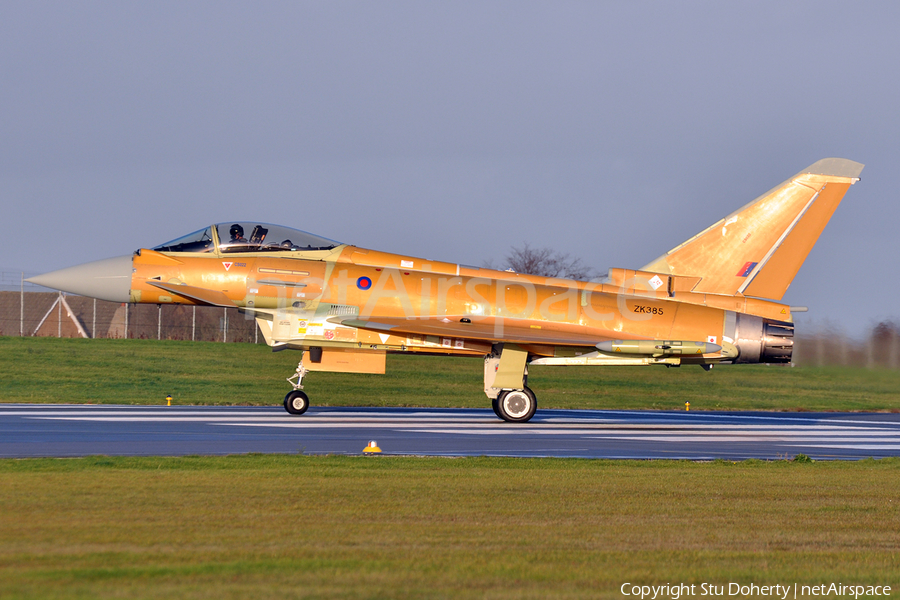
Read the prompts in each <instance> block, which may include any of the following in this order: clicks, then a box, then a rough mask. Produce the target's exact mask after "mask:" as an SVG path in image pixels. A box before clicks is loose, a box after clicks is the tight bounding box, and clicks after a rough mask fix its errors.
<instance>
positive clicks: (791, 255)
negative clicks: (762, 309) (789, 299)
mask: <svg viewBox="0 0 900 600" xmlns="http://www.w3.org/2000/svg"><path fill="white" fill-rule="evenodd" d="M862 169H863V165H861V164H860V163H857V162H853V161H852V160H846V159H843V158H825V159H822V160H820V161H819V162H817V163H815V164H813V165H810V166H809V168H807V169H804V170H803V171H800V172H799V173H797V174H796V175H794V176H793V177H791V178H790V179H788V180H787V181H785V182H784V183H782V184H781V185H779V186H778V187H776V188H774V189H772V190H771V191H769V192H766V193H765V194H763V195H762V196H760V197H759V198H757V199H756V200H754V201H753V202H751V203H750V204H747V205H746V206H744V207H743V208H741V209H739V210H738V211H736V212H734V213H732V214H730V215H728V216H727V217H725V218H724V219H722V220H720V221H719V222H717V223H715V224H714V225H712V226H710V227H708V228H706V229H704V230H703V231H701V232H700V233H698V234H697V235H695V236H694V237H692V238H691V239H689V240H688V241H686V242H684V243H683V244H681V245H679V246H677V247H676V248H673V249H672V250H670V251H669V252H667V253H666V254H664V255H663V256H660V257H659V258H657V259H656V260H654V261H653V262H651V263H650V264H648V265H647V266H645V267H643V268H642V269H641V270H642V271H652V272H656V273H665V274H668V275H681V276H692V277H701V279H700V282H699V283H698V284H697V285H696V287H694V290H693V291H695V292H700V293H707V294H727V295H737V294H743V295H746V296H756V297H760V298H770V299H772V300H781V298H782V297H783V296H784V293H785V292H786V291H787V289H788V286H790V284H791V281H792V280H793V279H794V276H795V275H796V274H797V271H798V270H799V269H800V266H801V265H802V264H803V261H804V260H806V256H807V255H808V254H809V251H810V250H811V249H812V247H813V245H814V244H815V243H816V240H817V239H819V235H820V234H821V233H822V230H823V229H824V228H825V225H827V224H828V220H829V219H830V218H831V215H832V214H833V213H834V210H835V209H836V208H837V206H838V204H840V202H841V199H842V198H843V197H844V194H845V193H846V192H847V189H848V188H849V187H850V186H851V185H853V184H854V183H856V182H857V181H859V174H860V172H862Z"/></svg>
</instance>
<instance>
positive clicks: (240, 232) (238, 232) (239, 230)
mask: <svg viewBox="0 0 900 600" xmlns="http://www.w3.org/2000/svg"><path fill="white" fill-rule="evenodd" d="M228 233H229V234H230V235H231V237H232V238H239V237H244V228H243V227H241V226H240V225H238V224H237V223H235V224H234V225H232V226H231V229H229V230H228Z"/></svg>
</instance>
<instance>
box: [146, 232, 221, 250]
mask: <svg viewBox="0 0 900 600" xmlns="http://www.w3.org/2000/svg"><path fill="white" fill-rule="evenodd" d="M153 249H154V250H156V251H157V252H211V251H212V249H213V239H212V228H211V227H207V228H206V229H200V230H198V231H195V232H194V233H189V234H187V235H185V236H182V237H180V238H177V239H174V240H172V241H171V242H166V243H165V244H161V245H159V246H157V247H156V248H153Z"/></svg>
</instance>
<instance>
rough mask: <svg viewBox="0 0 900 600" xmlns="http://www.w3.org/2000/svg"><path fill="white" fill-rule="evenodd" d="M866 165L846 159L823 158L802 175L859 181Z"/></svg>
mask: <svg viewBox="0 0 900 600" xmlns="http://www.w3.org/2000/svg"><path fill="white" fill-rule="evenodd" d="M864 166H865V165H864V164H862V163H858V162H856V161H852V160H849V159H846V158H823V159H822V160H820V161H817V162H815V163H813V164H811V165H810V166H809V167H807V168H806V170H804V171H801V173H809V174H811V175H825V176H827V177H846V178H848V179H859V174H860V173H862V170H863V167H864Z"/></svg>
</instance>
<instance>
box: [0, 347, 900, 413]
mask: <svg viewBox="0 0 900 600" xmlns="http://www.w3.org/2000/svg"><path fill="white" fill-rule="evenodd" d="M298 358H299V353H297V352H291V351H286V352H278V353H273V352H271V351H270V349H269V348H267V347H265V346H256V345H252V344H217V343H212V342H174V341H155V340H83V339H54V338H18V337H0V372H2V373H3V376H2V378H0V401H2V402H64V403H69V402H71V403H124V404H160V403H163V402H164V401H165V400H164V399H165V397H166V395H167V394H172V396H173V397H174V398H175V403H176V404H257V405H258V404H278V403H280V401H281V399H282V398H283V397H284V394H285V393H286V392H288V391H289V390H290V386H289V385H288V384H287V382H285V378H286V377H287V376H288V375H291V374H292V373H293V371H294V369H295V368H296V361H297V360H298ZM387 368H388V372H387V374H385V375H355V374H341V373H311V374H310V375H309V376H308V377H307V379H306V380H305V389H306V391H307V392H308V393H309V395H310V397H311V399H312V403H313V405H318V406H430V407H453V406H458V407H481V408H483V407H486V406H488V403H487V399H486V398H485V397H484V394H483V393H482V392H481V388H482V362H481V360H480V359H477V358H476V359H472V358H445V357H436V356H415V355H391V356H388V364H387ZM529 386H530V387H531V388H532V389H534V390H535V391H536V392H537V394H538V402H539V406H540V407H543V408H613V409H673V410H678V409H681V410H683V409H684V403H685V402H690V403H691V410H710V409H721V410H763V409H765V410H809V411H832V410H870V411H897V410H900V372H898V371H890V370H885V369H861V368H853V367H796V368H789V367H775V366H763V365H760V366H755V365H754V366H749V365H736V366H721V367H717V368H715V369H713V370H712V371H711V372H708V373H707V372H704V371H702V370H701V369H700V368H699V367H681V368H679V369H665V368H662V367H547V366H535V367H531V369H530V373H529Z"/></svg>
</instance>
